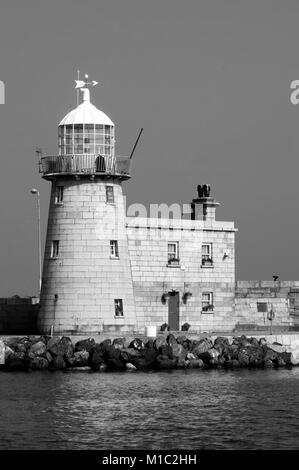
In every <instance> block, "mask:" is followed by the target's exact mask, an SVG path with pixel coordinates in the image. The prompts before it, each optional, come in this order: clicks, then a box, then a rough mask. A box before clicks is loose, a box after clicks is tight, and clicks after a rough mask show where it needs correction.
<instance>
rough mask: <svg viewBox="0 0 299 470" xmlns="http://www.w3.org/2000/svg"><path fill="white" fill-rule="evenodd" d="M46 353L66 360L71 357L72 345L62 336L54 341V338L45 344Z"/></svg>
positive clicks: (68, 339) (69, 340)
mask: <svg viewBox="0 0 299 470" xmlns="http://www.w3.org/2000/svg"><path fill="white" fill-rule="evenodd" d="M47 349H48V351H49V352H50V353H51V354H52V356H61V357H63V358H64V360H68V359H69V358H70V357H72V355H73V350H74V348H73V344H72V341H71V339H70V338H68V337H66V336H63V337H62V338H59V339H58V341H56V338H55V339H54V338H53V341H52V339H50V340H49V341H48V344H47Z"/></svg>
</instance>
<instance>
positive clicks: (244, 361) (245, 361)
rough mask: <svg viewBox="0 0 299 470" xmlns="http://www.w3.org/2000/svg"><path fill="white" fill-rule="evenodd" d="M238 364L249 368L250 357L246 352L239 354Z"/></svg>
mask: <svg viewBox="0 0 299 470" xmlns="http://www.w3.org/2000/svg"><path fill="white" fill-rule="evenodd" d="M238 362H239V364H240V366H243V367H245V366H248V365H249V356H248V355H247V354H246V351H242V350H241V351H240V352H239V353H238Z"/></svg>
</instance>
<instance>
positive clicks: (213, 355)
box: [197, 348, 219, 364]
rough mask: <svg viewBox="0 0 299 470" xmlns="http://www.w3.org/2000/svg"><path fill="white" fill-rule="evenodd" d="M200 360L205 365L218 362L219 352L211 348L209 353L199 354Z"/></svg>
mask: <svg viewBox="0 0 299 470" xmlns="http://www.w3.org/2000/svg"><path fill="white" fill-rule="evenodd" d="M197 357H198V359H201V360H202V361H203V362H204V363H205V364H209V363H210V362H211V361H212V360H213V361H217V359H218V357H219V351H217V349H215V348H211V349H209V350H208V351H205V352H202V353H200V354H197Z"/></svg>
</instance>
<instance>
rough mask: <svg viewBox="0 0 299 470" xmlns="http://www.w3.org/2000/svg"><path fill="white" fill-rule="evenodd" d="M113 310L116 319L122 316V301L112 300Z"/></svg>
mask: <svg viewBox="0 0 299 470" xmlns="http://www.w3.org/2000/svg"><path fill="white" fill-rule="evenodd" d="M114 310H115V316H116V317H123V316H124V309H123V299H114Z"/></svg>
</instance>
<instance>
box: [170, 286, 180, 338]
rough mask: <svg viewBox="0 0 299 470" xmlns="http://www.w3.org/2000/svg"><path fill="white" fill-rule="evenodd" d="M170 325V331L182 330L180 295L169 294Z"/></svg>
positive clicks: (175, 293) (177, 293)
mask: <svg viewBox="0 0 299 470" xmlns="http://www.w3.org/2000/svg"><path fill="white" fill-rule="evenodd" d="M168 325H169V328H170V330H175V331H178V330H179V329H180V293H179V292H169V298H168Z"/></svg>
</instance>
